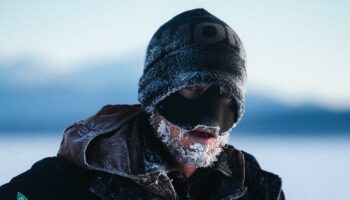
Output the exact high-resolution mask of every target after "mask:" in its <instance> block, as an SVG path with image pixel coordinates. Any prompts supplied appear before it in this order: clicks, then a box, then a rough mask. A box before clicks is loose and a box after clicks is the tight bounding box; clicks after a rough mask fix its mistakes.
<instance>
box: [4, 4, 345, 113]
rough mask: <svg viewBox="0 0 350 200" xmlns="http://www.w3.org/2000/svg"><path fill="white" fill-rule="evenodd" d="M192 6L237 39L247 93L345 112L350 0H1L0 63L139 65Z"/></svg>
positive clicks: (64, 66) (65, 66)
mask: <svg viewBox="0 0 350 200" xmlns="http://www.w3.org/2000/svg"><path fill="white" fill-rule="evenodd" d="M198 7H202V8H205V9H207V10H208V11H209V12H211V13H212V14H214V15H216V16H217V17H219V18H221V19H222V20H224V21H225V22H226V23H227V24H229V25H230V26H231V27H232V28H233V29H234V30H235V31H236V32H237V33H238V35H239V36H240V37H241V39H242V40H243V43H244V44H245V47H246V51H247V57H248V68H247V70H248V82H249V89H250V91H252V90H254V91H258V92H260V93H266V94H268V95H273V96H274V97H276V98H278V99H280V100H283V101H286V102H292V103H295V102H303V101H311V102H315V103H318V104H322V105H326V106H328V107H332V108H338V109H344V108H348V109H349V108H350V89H349V88H348V87H349V86H350V78H349V74H350V67H349V64H348V62H349V52H350V38H349V35H350V12H349V11H350V1H340V0H338V1H334V0H333V1H330V0H329V1H322V0H317V1H316V0H314V1H311V0H310V1H289V2H287V1H232V0H231V1H199V0H193V1H185V0H183V1H179V0H178V1H128V2H126V1H116V0H114V1H87V0H84V1H73V0H70V1H67V0H61V1H55V3H54V1H44V0H42V1H30V3H29V1H16V0H9V1H4V0H1V1H0V61H4V60H5V61H6V60H11V59H16V58H18V57H23V56H24V57H27V56H28V57H35V58H38V59H42V60H45V61H46V60H48V61H50V62H51V63H55V65H54V66H55V67H56V68H57V70H70V68H71V67H74V66H75V65H76V64H77V63H82V62H86V61H88V60H93V59H99V58H111V57H115V58H118V57H122V56H124V55H129V56H130V55H131V54H135V57H139V58H140V59H141V60H142V59H143V58H144V50H145V48H146V45H147V43H148V41H149V39H150V37H151V36H152V34H153V33H154V32H155V30H156V29H157V28H158V27H159V25H161V24H162V23H164V22H166V21H167V20H168V19H170V18H171V17H173V16H174V15H176V14H178V13H180V12H182V11H185V10H189V9H193V8H198ZM135 67H137V68H139V70H142V65H141V64H140V66H135ZM248 92H249V90H248Z"/></svg>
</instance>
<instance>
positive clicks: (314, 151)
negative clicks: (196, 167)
mask: <svg viewBox="0 0 350 200" xmlns="http://www.w3.org/2000/svg"><path fill="white" fill-rule="evenodd" d="M60 142H61V136H60V135H59V134H56V135H53V134H50V135H49V134H47V135H31V136H30V137H29V136H24V135H6V134H0V185H2V184H4V183H6V182H8V181H9V180H10V179H11V178H12V177H13V176H15V175H18V174H20V173H22V172H24V171H25V170H27V169H29V168H30V167H31V165H32V164H33V163H34V162H35V161H37V160H40V159H42V158H44V157H47V156H54V155H55V154H56V152H57V150H58V147H59V144H60ZM231 143H232V144H234V145H235V146H236V147H237V148H239V149H242V150H245V151H247V152H249V153H252V154H253V155H254V156H255V157H256V158H257V160H258V161H259V162H260V164H261V166H262V167H263V168H264V169H265V170H267V171H271V172H274V173H276V174H279V175H280V176H281V177H282V178H283V188H284V191H285V193H286V196H287V199H288V200H300V199H307V200H323V199H324V200H328V199H336V200H348V199H350V170H349V165H350V138H349V137H339V136H338V137H321V138H319V137H316V136H314V137H279V138H273V137H257V136H244V135H243V134H242V135H233V136H232V137H231Z"/></svg>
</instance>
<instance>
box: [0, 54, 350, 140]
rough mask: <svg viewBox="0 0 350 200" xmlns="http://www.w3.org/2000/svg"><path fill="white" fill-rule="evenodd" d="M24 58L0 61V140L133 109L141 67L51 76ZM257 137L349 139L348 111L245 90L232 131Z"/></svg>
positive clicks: (89, 65) (129, 61)
mask: <svg viewBox="0 0 350 200" xmlns="http://www.w3.org/2000/svg"><path fill="white" fill-rule="evenodd" d="M49 65H50V64H48V63H43V62H38V61H37V60H35V59H34V60H33V59H28V58H23V59H16V60H14V61H13V60H10V61H0V134H1V133H3V134H4V133H10V132H11V133H24V132H57V131H62V130H63V129H64V128H66V127H67V126H68V125H70V124H71V123H73V122H75V121H78V120H80V119H85V118H87V117H89V116H91V115H93V114H94V113H95V112H97V111H98V110H99V109H100V108H101V107H102V106H103V105H105V104H135V103H138V101H137V86H138V78H139V77H140V76H141V74H142V67H140V66H142V61H141V60H140V59H135V58H133V57H127V58H124V59H122V60H120V59H104V60H103V61H101V60H96V61H90V62H86V63H82V64H79V66H76V67H75V68H74V69H76V70H68V71H57V70H56V71H55V68H54V67H52V66H51V67H50V66H49ZM235 131H237V132H245V133H256V134H295V135H304V134H350V111H346V110H345V111H332V110H329V109H326V108H324V107H320V106H316V105H314V104H311V103H307V102H305V103H304V104H298V105H288V104H284V103H282V102H279V101H277V100H276V99H274V98H273V97H270V96H266V95H261V92H259V93H255V92H253V91H252V92H250V91H249V90H248V93H247V96H246V112H245V115H244V117H243V119H242V121H241V122H240V123H239V125H238V126H237V128H236V129H235Z"/></svg>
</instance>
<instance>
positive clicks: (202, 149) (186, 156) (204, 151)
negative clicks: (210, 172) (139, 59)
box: [156, 118, 233, 167]
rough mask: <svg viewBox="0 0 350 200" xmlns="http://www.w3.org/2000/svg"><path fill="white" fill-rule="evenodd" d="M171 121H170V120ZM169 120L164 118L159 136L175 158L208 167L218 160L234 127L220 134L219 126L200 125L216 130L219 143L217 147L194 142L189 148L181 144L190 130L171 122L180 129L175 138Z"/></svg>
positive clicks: (160, 125)
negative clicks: (170, 130)
mask: <svg viewBox="0 0 350 200" xmlns="http://www.w3.org/2000/svg"><path fill="white" fill-rule="evenodd" d="M168 123H170V122H168ZM168 126H169V125H167V121H166V120H165V119H164V118H163V119H161V120H160V123H159V125H158V128H157V131H156V133H157V136H158V138H160V140H161V141H162V142H163V143H164V144H165V145H166V146H167V147H168V149H169V151H170V152H171V153H172V154H173V155H174V157H175V159H176V160H177V161H178V162H179V163H186V164H192V165H195V166H197V167H208V166H210V165H212V164H213V163H214V162H215V161H217V156H218V155H219V154H220V153H221V151H222V147H223V146H224V145H225V144H227V142H228V138H229V134H230V133H231V130H232V128H233V127H231V128H230V129H229V130H228V131H226V132H224V133H223V134H222V135H221V136H219V135H218V134H219V131H220V128H219V127H209V126H205V125H198V126H196V128H197V127H201V128H210V129H211V130H213V129H214V130H215V134H216V135H217V139H216V140H217V141H216V143H217V144H219V145H218V146H217V147H215V148H213V147H212V146H211V145H210V144H201V143H193V144H191V145H190V146H189V148H186V147H184V146H183V145H181V141H182V140H183V139H184V136H185V134H188V132H189V131H188V130H185V129H182V128H180V127H178V126H175V125H173V124H171V125H170V126H174V127H176V128H177V129H179V134H178V135H177V136H176V137H175V138H171V137H170V132H169V131H168ZM209 151H210V152H209Z"/></svg>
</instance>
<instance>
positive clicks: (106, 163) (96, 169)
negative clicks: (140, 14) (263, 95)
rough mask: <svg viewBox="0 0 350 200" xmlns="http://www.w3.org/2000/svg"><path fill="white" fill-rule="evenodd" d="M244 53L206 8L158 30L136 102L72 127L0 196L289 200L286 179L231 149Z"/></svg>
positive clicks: (111, 108)
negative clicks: (54, 148) (47, 155)
mask: <svg viewBox="0 0 350 200" xmlns="http://www.w3.org/2000/svg"><path fill="white" fill-rule="evenodd" d="M245 85H246V68H245V51H244V48H243V45H242V43H241V41H240V39H239V38H238V36H237V35H236V33H235V32H234V31H233V30H232V29H231V28H230V27H229V26H228V25H227V24H225V23H224V22H222V21H221V20H220V19H218V18H216V17H215V16H213V15H211V14H210V13H208V12H207V11H205V10H204V9H195V10H190V11H186V12H184V13H181V14H179V15H177V16H175V17H174V18H173V19H171V20H170V21H168V22H167V23H165V24H164V25H163V26H161V27H160V28H159V29H158V31H157V32H156V33H155V34H154V36H153V38H152V40H151V42H150V44H149V46H148V49H147V55H146V61H145V66H144V72H143V75H142V77H141V78H140V81H139V101H140V103H141V104H136V105H107V106H105V107H103V108H102V109H101V110H100V111H99V112H98V113H97V114H95V115H94V116H92V117H90V118H88V119H86V120H83V121H80V122H77V123H75V124H73V125H71V126H70V127H68V128H67V129H66V130H65V133H64V138H63V140H62V143H61V147H60V149H59V152H58V154H57V156H56V157H51V158H45V159H43V160H41V161H39V162H37V163H36V164H34V165H33V167H32V168H31V169H30V170H28V171H27V172H25V173H23V174H21V175H19V176H17V177H15V178H14V179H12V180H11V181H10V183H8V184H5V185H3V186H2V187H1V188H0V199H15V198H16V195H24V196H26V197H27V198H28V199H30V200H31V199H33V200H34V199H240V200H282V199H284V195H283V192H282V190H281V179H280V178H279V177H278V176H277V175H274V174H272V173H269V172H266V171H264V170H262V169H261V168H260V166H259V164H258V163H257V161H256V160H255V158H254V157H253V156H252V155H250V154H248V153H245V152H243V151H240V150H237V149H235V148H234V147H233V146H231V145H228V144H227V141H228V137H229V134H230V133H231V130H232V129H233V128H234V127H235V126H236V124H237V123H238V122H239V120H240V119H241V118H242V115H243V110H244V103H243V101H244V93H245Z"/></svg>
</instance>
